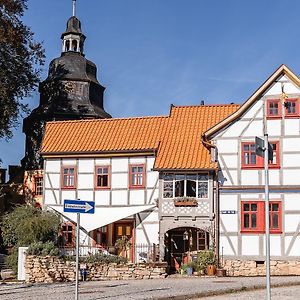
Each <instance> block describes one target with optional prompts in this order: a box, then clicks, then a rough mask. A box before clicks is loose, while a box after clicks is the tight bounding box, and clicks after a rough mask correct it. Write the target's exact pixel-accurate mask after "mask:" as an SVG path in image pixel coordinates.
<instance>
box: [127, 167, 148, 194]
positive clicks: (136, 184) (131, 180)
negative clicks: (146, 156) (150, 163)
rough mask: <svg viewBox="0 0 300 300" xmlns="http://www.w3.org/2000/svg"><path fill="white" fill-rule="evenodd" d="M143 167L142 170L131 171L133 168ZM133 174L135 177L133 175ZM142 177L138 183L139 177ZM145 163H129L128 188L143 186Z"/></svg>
mask: <svg viewBox="0 0 300 300" xmlns="http://www.w3.org/2000/svg"><path fill="white" fill-rule="evenodd" d="M141 167H142V168H143V169H142V171H137V172H133V168H141ZM133 176H135V177H133ZM140 176H141V178H142V183H141V184H139V182H138V181H139V178H140ZM145 179H146V172H145V164H130V165H129V188H131V189H140V188H144V187H145Z"/></svg>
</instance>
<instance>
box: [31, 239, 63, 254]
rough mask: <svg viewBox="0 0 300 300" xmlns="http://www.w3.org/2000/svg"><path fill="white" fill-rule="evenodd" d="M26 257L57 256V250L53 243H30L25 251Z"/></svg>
mask: <svg viewBox="0 0 300 300" xmlns="http://www.w3.org/2000/svg"><path fill="white" fill-rule="evenodd" d="M27 254H28V255H41V256H46V255H50V256H58V255H59V251H58V248H57V247H55V245H54V243H53V242H51V241H50V242H45V243H43V242H36V243H32V244H31V245H30V246H29V247H28V250H27Z"/></svg>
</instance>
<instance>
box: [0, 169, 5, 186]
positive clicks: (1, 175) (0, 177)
mask: <svg viewBox="0 0 300 300" xmlns="http://www.w3.org/2000/svg"><path fill="white" fill-rule="evenodd" d="M5 182H6V169H0V184H4V183H5Z"/></svg>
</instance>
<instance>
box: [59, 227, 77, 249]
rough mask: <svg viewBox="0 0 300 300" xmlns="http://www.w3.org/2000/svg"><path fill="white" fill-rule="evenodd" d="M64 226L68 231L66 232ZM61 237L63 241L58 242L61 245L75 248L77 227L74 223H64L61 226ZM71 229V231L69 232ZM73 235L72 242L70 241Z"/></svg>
mask: <svg viewBox="0 0 300 300" xmlns="http://www.w3.org/2000/svg"><path fill="white" fill-rule="evenodd" d="M64 226H65V227H66V230H64ZM60 228H61V229H60V236H59V238H60V237H61V239H62V240H61V241H58V242H59V244H60V245H61V246H63V247H74V246H75V225H74V224H73V223H72V222H64V223H62V224H61V227H60ZM69 229H71V230H69ZM69 234H71V240H70V239H69V237H70V235H69Z"/></svg>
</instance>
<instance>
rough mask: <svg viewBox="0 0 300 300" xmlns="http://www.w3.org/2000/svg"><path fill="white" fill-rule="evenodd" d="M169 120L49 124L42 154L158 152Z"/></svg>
mask: <svg viewBox="0 0 300 300" xmlns="http://www.w3.org/2000/svg"><path fill="white" fill-rule="evenodd" d="M166 120H167V117H142V118H120V119H102V120H101V119H93V120H77V121H56V122H55V121H54V122H47V124H46V132H45V136H44V139H43V143H42V149H41V153H42V154H44V155H45V154H51V153H52V154H68V153H69V154H70V153H84V152H85V153H87V154H88V153H96V152H98V153H101V152H115V151H128V152H129V151H139V150H151V149H153V150H155V149H157V148H158V144H159V141H160V135H161V134H160V133H161V131H162V129H163V128H164V123H165V121H166Z"/></svg>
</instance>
